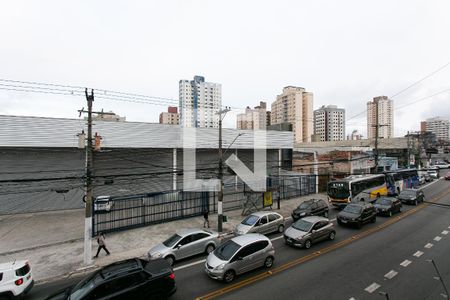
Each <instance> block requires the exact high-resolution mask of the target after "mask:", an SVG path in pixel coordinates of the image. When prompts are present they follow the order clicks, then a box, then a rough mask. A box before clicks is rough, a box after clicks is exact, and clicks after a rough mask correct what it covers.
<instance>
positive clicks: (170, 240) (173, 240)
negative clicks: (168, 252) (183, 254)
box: [163, 234, 181, 247]
mask: <svg viewBox="0 0 450 300" xmlns="http://www.w3.org/2000/svg"><path fill="white" fill-rule="evenodd" d="M180 239H181V236H179V235H178V234H174V235H172V236H171V237H170V238H168V239H167V240H165V241H164V242H163V244H164V246H166V247H172V246H173V245H175V244H176V242H178V241H179V240H180Z"/></svg>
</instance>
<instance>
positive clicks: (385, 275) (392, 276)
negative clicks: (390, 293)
mask: <svg viewBox="0 0 450 300" xmlns="http://www.w3.org/2000/svg"><path fill="white" fill-rule="evenodd" d="M397 274H398V272H396V271H394V270H390V271H389V272H388V273H386V274H384V277H386V278H387V279H392V278H394V277H395V276H397Z"/></svg>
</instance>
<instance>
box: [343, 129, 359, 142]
mask: <svg viewBox="0 0 450 300" xmlns="http://www.w3.org/2000/svg"><path fill="white" fill-rule="evenodd" d="M361 139H362V134H360V133H359V132H358V130H356V129H355V130H353V131H352V134H349V135H347V140H353V141H355V140H361Z"/></svg>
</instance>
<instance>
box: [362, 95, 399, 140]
mask: <svg viewBox="0 0 450 300" xmlns="http://www.w3.org/2000/svg"><path fill="white" fill-rule="evenodd" d="M377 111H378V114H377ZM377 119H378V122H377ZM377 125H378V137H379V138H385V139H389V138H393V137H394V104H393V101H392V100H391V99H389V98H388V97H386V96H379V97H374V98H373V101H369V102H367V137H368V138H369V139H373V138H375V136H376V127H377Z"/></svg>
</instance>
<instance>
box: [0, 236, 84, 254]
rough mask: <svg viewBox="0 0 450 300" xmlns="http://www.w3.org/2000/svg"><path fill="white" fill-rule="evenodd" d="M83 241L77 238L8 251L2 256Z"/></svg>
mask: <svg viewBox="0 0 450 300" xmlns="http://www.w3.org/2000/svg"><path fill="white" fill-rule="evenodd" d="M82 240H83V238H77V239H71V240H67V241H61V242H54V243H49V244H44V245H39V246H34V247H28V248H23V249H15V250H11V251H7V252H2V253H0V256H1V255H11V254H16V253H20V252H24V251H30V250H36V249H41V248H46V247H52V246H57V245H62V244H69V243H74V242H79V241H82Z"/></svg>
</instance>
